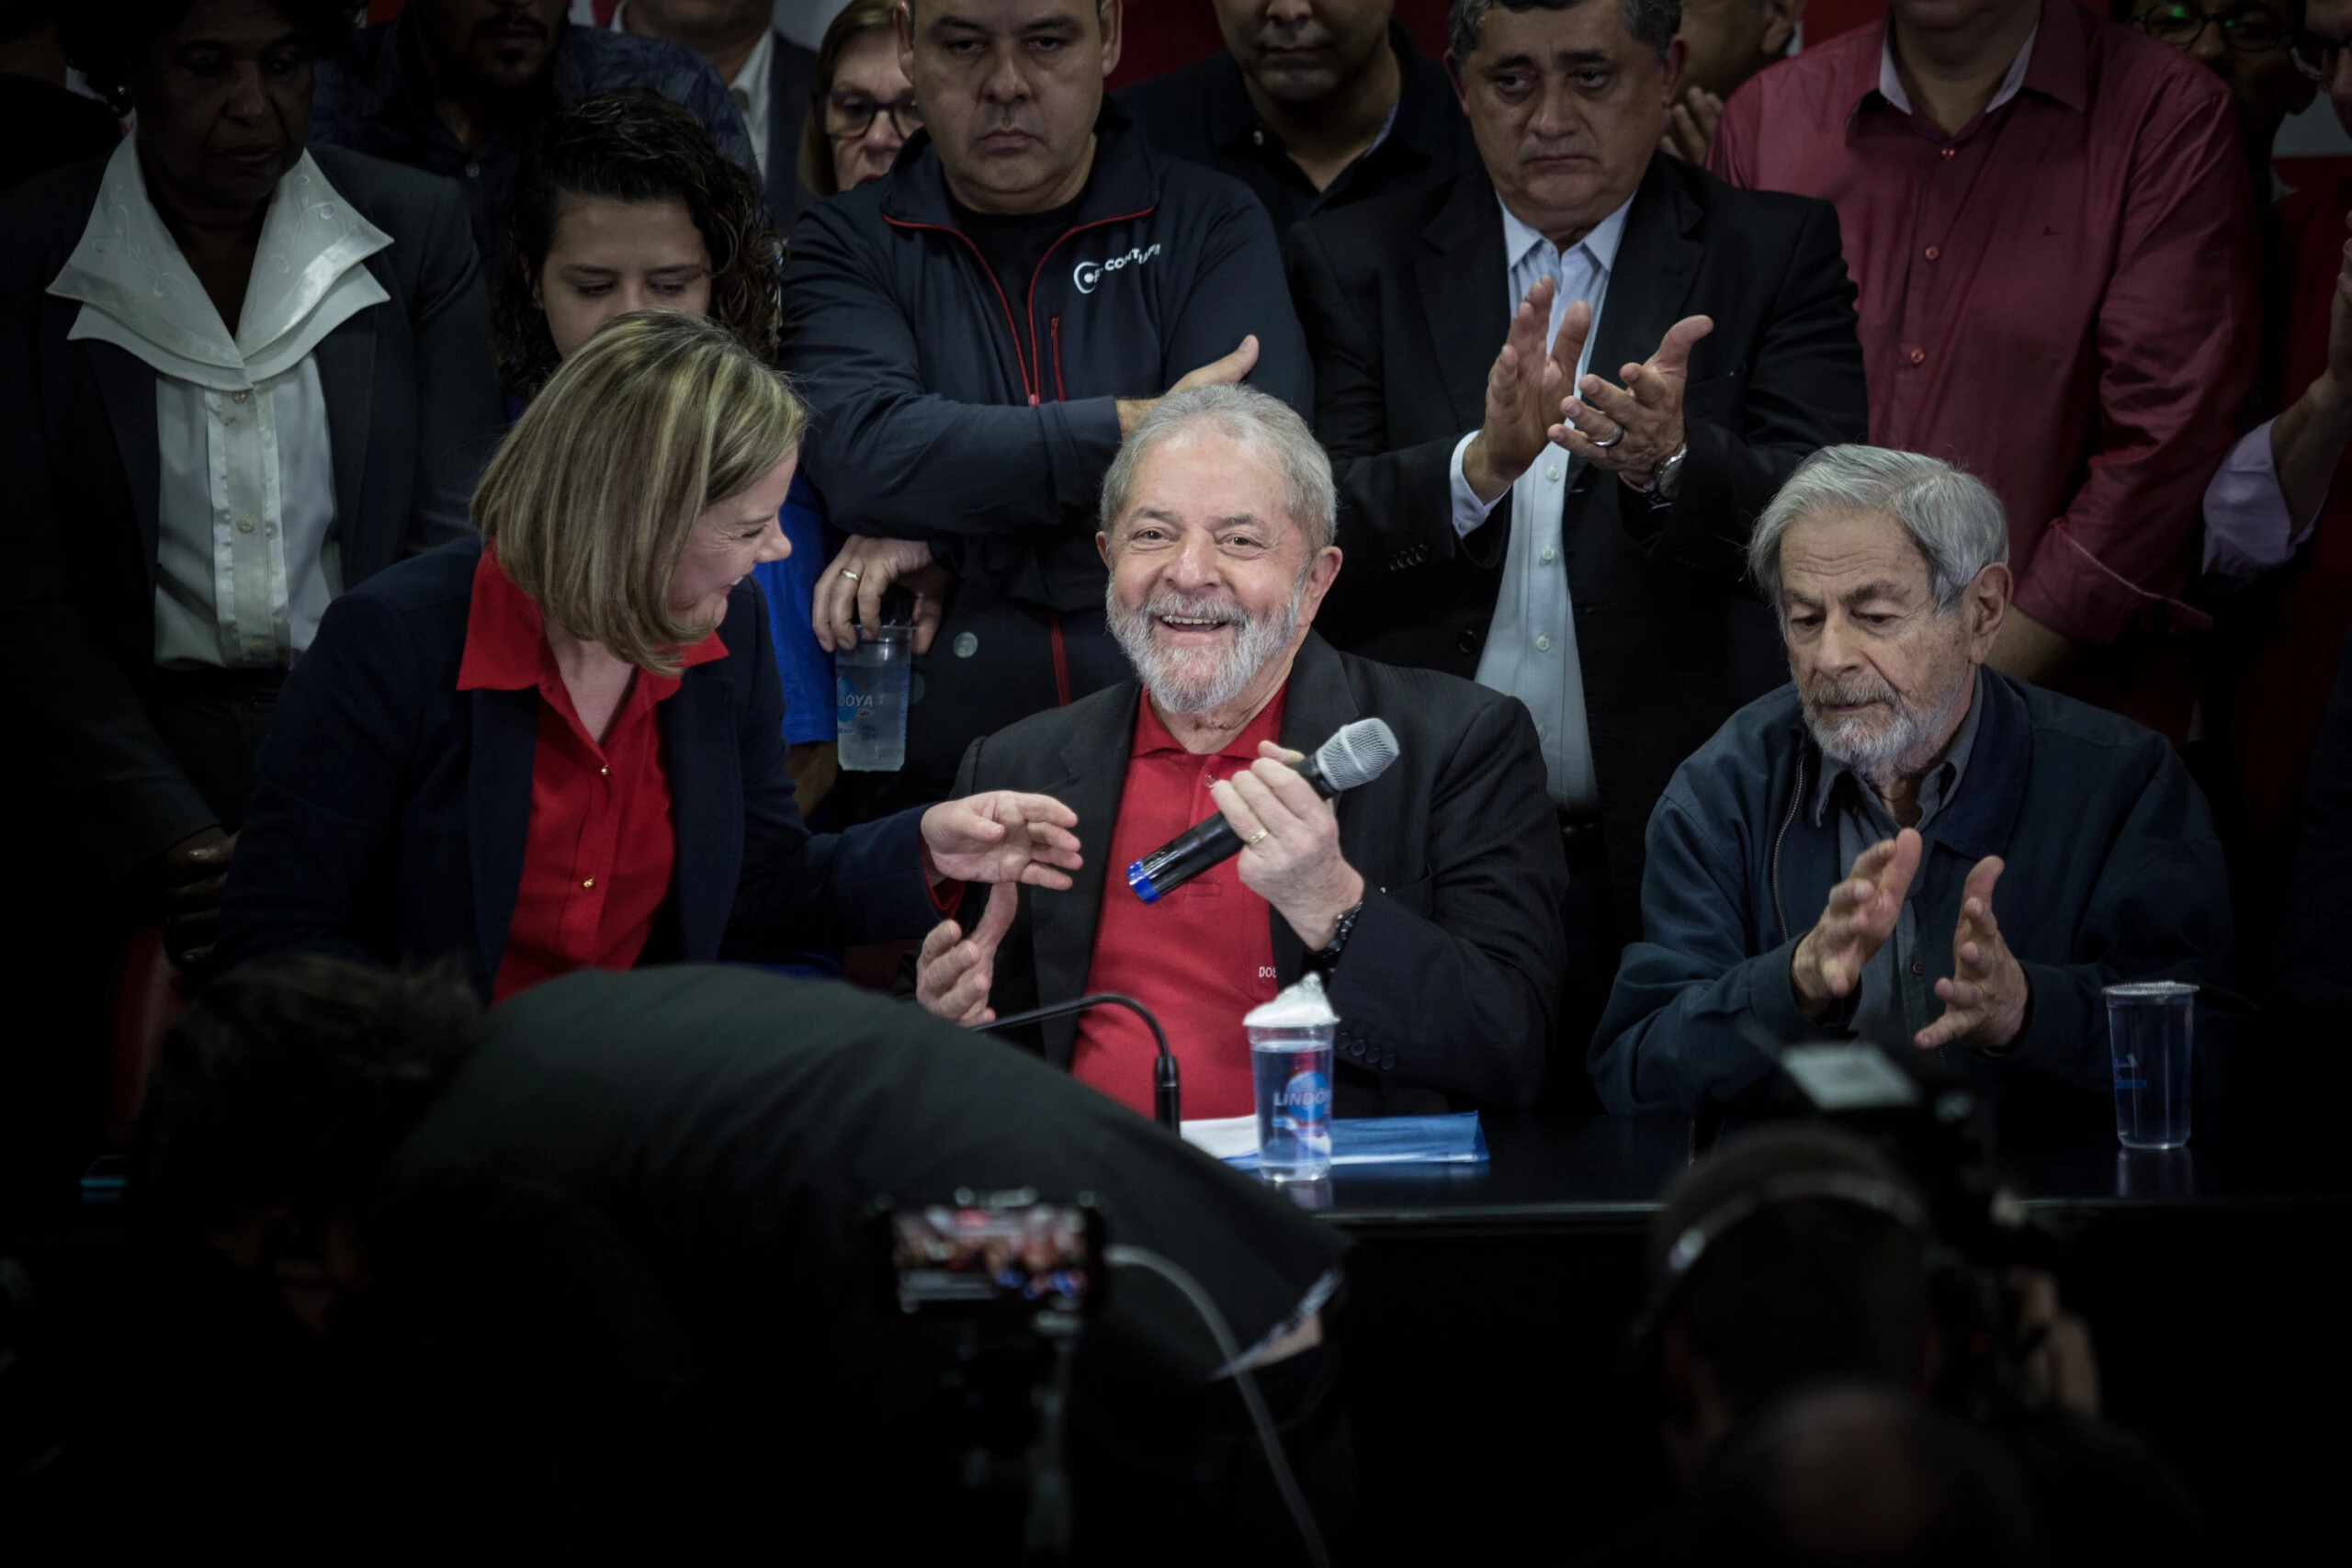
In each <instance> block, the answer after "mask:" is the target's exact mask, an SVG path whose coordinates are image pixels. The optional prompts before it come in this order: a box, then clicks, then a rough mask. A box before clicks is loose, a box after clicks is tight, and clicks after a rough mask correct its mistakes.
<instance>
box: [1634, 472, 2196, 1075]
mask: <svg viewBox="0 0 2352 1568" xmlns="http://www.w3.org/2000/svg"><path fill="white" fill-rule="evenodd" d="M2007 558H2008V529H2007V522H2006V520H2005V519H2004V517H2003V515H2002V511H2001V504H2000V502H1999V501H1998V500H1996V498H1995V497H1994V495H1993V492H1992V491H1990V490H1989V489H1987V488H1986V487H1985V484H1984V483H1983V482H1982V481H1981V480H1978V479H1974V478H1973V477H1971V476H1970V475H1967V474H1965V473H1962V472H1961V471H1960V470H1959V469H1957V468H1953V467H1952V466H1951V465H1950V464H1948V463H1945V462H1942V461H1939V459H1937V458H1933V457H1921V456H1918V455H1917V454H1914V453H1909V452H1890V451H1885V450H1883V449H1881V448H1878V447H1873V446H1832V447H1828V448H1826V449H1824V450H1823V451H1821V452H1819V453H1816V454H1815V456H1814V457H1810V458H1808V459H1807V460H1806V461H1805V462H1804V464H1803V465H1801V466H1800V467H1799V468H1797V470H1796V471H1795V473H1794V474H1792V476H1791V477H1790V479H1789V480H1788V482H1787V484H1786V485H1784V486H1783V487H1782V488H1781V491H1780V493H1779V494H1778V495H1777V496H1775V497H1774V498H1773V501H1772V503H1771V505H1770V507H1769V508H1767V509H1766V511H1765V513H1764V514H1763V515H1762V517H1760V518H1759V519H1758V522H1757V525H1756V532H1755V535H1754V536H1753V538H1752V540H1751V541H1750V544H1749V549H1748V567H1749V570H1750V571H1751V573H1752V574H1753V575H1754V577H1755V579H1756V581H1757V582H1758V584H1760V585H1761V586H1762V588H1763V590H1764V592H1765V597H1766V599H1767V601H1768V602H1769V603H1770V604H1771V605H1772V606H1773V608H1774V609H1775V610H1776V611H1777V612H1778V614H1779V615H1780V619H1781V637H1782V639H1783V641H1784V642H1785V644H1786V646H1787V649H1788V655H1789V671H1790V673H1791V675H1792V677H1793V678H1794V679H1793V681H1792V683H1791V684H1789V685H1787V686H1783V687H1782V688H1781V689H1780V690H1779V691H1777V692H1775V693H1773V694H1770V695H1769V696H1765V697H1762V698H1759V699H1758V700H1757V701H1756V702H1754V703H1751V704H1749V705H1747V707H1745V708H1743V709H1741V710H1740V711H1739V712H1738V713H1736V714H1735V715H1734V716H1732V718H1731V719H1730V721H1729V722H1728V723H1726V724H1725V725H1724V728H1722V729H1721V730H1719V731H1717V732H1716V734H1715V736H1714V738H1713V739H1711V740H1709V741H1708V742H1707V744H1706V745H1705V746H1703V747H1702V748H1701V749H1700V750H1699V751H1698V752H1697V753H1696V754H1695V755H1693V756H1692V757H1691V759H1690V761H1686V762H1685V763H1683V765H1682V767H1681V768H1680V769H1679V771H1678V772H1677V773H1676V774H1675V776H1674V780H1673V783H1672V784H1670V785H1668V789H1667V792H1666V794H1665V795H1664V797H1663V798H1661V799H1660V800H1659V802H1658V804H1657V808H1656V810H1655V811H1653V813H1652V814H1651V817H1650V824H1649V835H1648V843H1647V861H1646V867H1645V873H1644V876H1643V883H1642V928H1643V929H1642V941H1640V942H1637V943H1635V944H1634V945H1633V946H1632V947H1629V948H1628V949H1627V950H1626V952H1625V956H1624V962H1623V966H1622V967H1621V968H1620V969H1619V971H1618V975H1617V981H1616V985H1615V987H1614V988H1613V989H1612V991H1611V996H1610V999H1609V1008H1608V1010H1607V1012H1606V1014H1605V1015H1604V1016H1603V1018H1602V1019H1601V1021H1600V1029H1599V1031H1598V1032H1596V1033H1595V1035H1594V1038H1593V1044H1592V1054H1591V1057H1590V1066H1591V1071H1592V1077H1593V1082H1594V1086H1595V1088H1596V1089H1598V1090H1599V1091H1600V1099H1601V1101H1602V1103H1604V1104H1605V1105H1607V1106H1608V1107H1609V1108H1610V1109H1611V1111H1656V1110H1666V1109H1673V1110H1679V1111H1686V1112H1697V1111H1702V1109H1705V1108H1706V1107H1708V1106H1710V1105H1711V1104H1713V1105H1724V1104H1732V1105H1736V1104H1737V1103H1738V1097H1739V1096H1740V1095H1741V1094H1742V1093H1743V1091H1747V1090H1749V1089H1752V1088H1753V1087H1754V1086H1756V1085H1758V1083H1759V1082H1760V1081H1761V1080H1763V1079H1764V1078H1766V1077H1767V1076H1768V1075H1769V1074H1770V1070H1771V1065H1772V1053H1773V1052H1775V1051H1777V1049H1778V1048H1779V1047H1780V1046H1781V1045H1786V1044H1792V1043H1800V1042H1804V1041H1807V1040H1819V1039H1828V1038H1835V1037H1838V1036H1850V1037H1860V1038H1866V1039H1870V1040H1874V1041H1878V1042H1880V1043H1884V1044H1887V1045H1890V1046H1896V1047H1899V1048H1903V1049H1916V1050H1919V1051H1940V1052H1944V1053H1946V1055H1947V1057H1948V1059H1949V1060H1951V1061H1952V1062H1953V1063H1955V1064H1956V1065H1959V1066H1962V1067H1963V1068H1965V1069H1966V1070H1968V1071H1969V1072H1970V1073H1972V1074H1980V1075H1983V1076H1984V1077H1985V1078H1987V1079H1988V1080H2000V1079H2006V1078H2013V1077H2040V1078H2045V1079H2055V1080H2060V1081H2064V1082H2069V1083H2073V1084H2075V1085H2079V1086H2080V1087H2082V1088H2084V1089H2098V1090H2101V1091H2104V1090H2105V1089H2107V1088H2108V1087H2109V1074H2110V1069H2109V1060H2108V1050H2107V1012H2106V1008H2105V1005H2104V1002H2103V999H2102V998H2101V996H2100V987H2103V986H2107V985H2111V984H2113V983H2115V982H2117V981H2121V980H2143V979H2177V980H2187V981H2190V982H2192V983H2197V984H2200V985H2203V984H2206V983H2207V982H2209V981H2211V980H2213V979H2217V978H2218V977H2220V976H2221V975H2222V972H2223V966H2224V964H2226V962H2227V960H2228V957H2229V949H2230V941H2231V924H2230V909H2229V891H2228V884H2227V879H2226V876H2225V874H2224V872H2223V867H2222V850H2221V844H2220V841H2219V840H2218V839H2217V838H2216V837H2215V834H2214V831H2213V824H2212V820H2211V815H2210V814H2209V812H2208V811H2207V809H2206V805H2205V799H2204V796H2203V795H2200V794H2199V793H2198V789H2197V786H2196V785H2195V784H2193V783H2192V782H2190V779H2189V776H2188V770H2187V769H2186V768H2185V767H2183V766H2182V764H2181V761H2180V758H2179V757H2178V755H2177V754H2176V753H2175V752H2174V750H2173V749H2172V747H2171V746H2170V745H2169V744H2167V743H2166V742H2165V740H2164V739H2163V738H2162V737H2160V736H2158V735H2155V734H2154V733H2152V732H2151V731H2148V730H2145V729H2143V728H2139V727H2138V726H2137V725H2134V724H2132V723H2131V722H2130V721H2128V720H2125V719H2122V718H2119V717H2117V716H2114V715H2112V714H2109V713H2107V712H2105V711H2103V710H2101V709H2098V708H2093V707H2090V706H2088V705H2085V704H2083V703H2079V702H2075V701H2074V700H2072V699H2071V698H2067V697H2063V696H2059V695H2057V694H2054V693H2052V692H2047V691H2044V690H2042V689H2041V688H2040V687H2037V686H2030V685H2027V684H2025V683H2024V682H2019V681H2016V680H2012V679H2011V678H2010V677H2008V676H2007V675H2003V674H2001V673H2000V672H1998V671H1995V670H1992V669H1990V668H1987V667H1986V666H1985V657H1986V655H1987V654H1988V653H1989V652H1990V651H1991V650H1992V648H1993V644H1994V638H1995V637H1996V635H1997V634H1998V633H1999V631H2000V629H2001V623H2002V620H2003V617H2004V616H2005V615H2007V613H2008V609H2009V604H2010V594H2011V591H2012V587H2013V582H2012V579H2011V575H2010V571H2009V568H2008V566H2007ZM1808 919H1810V921H1811V923H1810V925H1809V926H1808V925H1807V924H1806V923H1805V922H1806V921H1807V920H1808ZM2232 1003H2233V998H2229V997H2228V996H2227V995H2226V994H2225V993H2220V992H2217V991H2213V990H2211V989H2209V990H2208V991H2207V992H2206V994H2205V996H2204V997H2202V998H2200V1007H2208V1006H2209V1005H2211V1004H2218V1005H2219V1006H2221V1007H2222V1008H2227V1007H2229V1006H2230V1005H2231V1004H2232ZM2206 1021H2207V1018H2206V1016H2200V1017H2199V1039H2198V1043H2199V1047H2200V1051H2201V1049H2202V1048H2203V1047H2204V1046H2205V1045H2206V1044H2207V1043H2208V1040H2207V1032H2206V1031H2205V1029H2204V1027H2203V1026H2204V1024H2205V1023H2206ZM2201 1068H2202V1065H2201V1064H2200V1071H2201Z"/></svg>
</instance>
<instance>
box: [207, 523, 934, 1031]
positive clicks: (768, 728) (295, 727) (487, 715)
mask: <svg viewBox="0 0 2352 1568" xmlns="http://www.w3.org/2000/svg"><path fill="white" fill-rule="evenodd" d="M480 560H481V539H480V538H479V537H476V536H468V537H466V538H462V539H459V540H457V541H456V542H454V543H452V544H449V545H446V546H444V547H441V548H439V549H437V550H434V551H432V552H430V553H428V554H426V555H424V556H420V557H418V558H416V559H414V560H412V561H404V562H402V563H401V565H399V566H397V567H394V568H392V569H391V570H388V571H385V572H383V573H382V574H380V575H379V576H378V577H377V578H376V579H374V580H373V581H370V582H368V584H366V585H365V586H364V587H361V588H357V589H355V590H353V591H352V592H348V593H345V595H344V596H343V597H342V598H340V599H338V600H336V601H335V602H334V604H332V605H330V606H328V609H327V614H326V617H325V619H324V620H322V622H321V623H320V625H319V636H318V640H317V641H315V642H313V643H312V644H311V651H310V652H309V653H308V654H307V655H305V656H304V657H303V660H302V661H301V662H300V664H298V665H296V666H295V668H294V672H293V674H292V675H291V676H290V677H288V680H287V682H286V689H285V692H284V694H282V695H281V696H280V698H279V700H278V713H277V727H276V728H274V729H273V730H272V731H271V733H270V738H269V739H268V740H267V741H266V742H265V743H264V744H263V746H262V751H261V763H260V773H261V785H260V787H259V788H258V789H257V790H256V791H255V792H254V801H253V805H252V807H251V808H250V809H249V810H248V812H247V814H246V817H245V826H244V830H243V834H242V835H241V836H240V837H239V839H238V840H237V856H236V861H235V863H234V865H233V866H232V868H231V871H230V874H229V893H228V897H227V899H226V901H225V902H224V904H223V906H222V908H221V913H220V942H219V943H218V947H217V952H218V953H219V956H220V960H221V963H222V964H223V965H224V966H226V965H229V964H237V963H241V962H243V960H245V959H248V958H253V957H255V956H257V955H259V954H261V953H276V952H279V951H283V950H287V949H300V950H305V951H310V952H318V953H335V954H338V955H340V956H343V957H347V958H356V959H360V960H362V961H373V962H376V963H380V964H428V963H431V962H433V961H435V960H436V959H439V958H444V957H447V956H450V955H453V954H454V955H456V956H458V958H460V959H461V960H462V961H463V962H464V964H465V966H466V970H467V973H468V974H469V976H471V977H472V979H473V982H474V985H475V987H477V988H478V989H480V990H481V992H482V993H483V994H484V995H485V996H487V995H488V994H489V991H490V987H491V983H492V980H493V979H494V978H495V977H496V976H497V974H498V962H499V958H500V955H501V954H502V953H504V951H505V947H506V928H507V924H508V922H509V921H511V920H512V919H514V915H515V890H516V887H517V886H518V885H519V883H520V881H521V878H522V874H523V854H524V848H525V841H526V835H527V833H528V831H529V829H530V820H531V770H532V762H533V759H534V756H535V754H536V749H537V734H538V714H539V702H540V698H539V694H538V693H537V691H521V692H503V691H466V692H461V691H459V690H458V666H459V664H460V663H461V662H462V660H464V657H465V650H466V621H467V615H468V612H469V609H470V607H471V604H472V596H473V580H474V569H475V566H476V565H477V563H479V561H480ZM718 635H719V637H720V639H721V640H722V641H724V642H725V643H726V644H727V657H726V658H725V659H720V660H711V661H710V662H709V663H707V664H697V665H695V666H694V667H693V668H691V669H689V670H687V671H685V674H684V679H683V681H682V682H680V684H679V687H678V690H677V691H676V692H675V693H674V694H672V695H671V696H670V697H669V698H668V699H667V700H666V701H664V702H663V703H662V705H661V707H660V709H659V712H660V714H661V723H662V761H663V763H664V765H665V766H666V767H667V768H668V770H669V775H670V799H671V810H672V816H673V819H674V820H675V822H676V824H677V833H678V859H677V873H676V877H677V880H676V882H675V884H674V885H673V890H672V893H671V897H670V902H669V904H668V905H667V906H666V907H665V908H664V910H663V914H662V919H659V920H657V922H656V927H655V935H654V939H653V941H652V942H650V944H649V946H648V948H647V950H646V954H645V957H644V959H643V962H647V963H652V962H658V961H660V960H662V959H665V958H677V959H684V960H686V961H689V962H695V961H705V960H709V959H715V958H730V959H766V958H775V957H778V956H781V955H782V954H784V953H788V952H792V951H795V950H797V949H803V948H812V947H831V946H835V945H838V944H841V943H844V942H887V941H891V940H894V939H897V938H900V937H914V936H921V935H922V933H923V932H924V931H928V930H929V929H930V928H931V926H932V925H933V924H934V923H935V922H936V921H937V920H938V919H939V915H938V911H937V910H936V908H933V904H932V899H931V895H930V893H929V891H928V890H927V888H926V887H925V885H924V881H923V874H922V855H921V851H920V849H919V847H918V844H917V841H916V840H917V829H918V824H919V818H918V817H917V815H916V814H915V813H912V812H906V813H901V814H900V815H899V816H897V817H893V818H887V819H886V820H884V821H880V822H876V823H873V824H871V825H869V826H866V827H864V828H859V829H853V830H852V831H850V832H847V833H842V834H838V835H824V836H812V835H811V834H810V833H809V829H807V827H805V826H804V825H803V824H802V822H801V820H800V813H799V811H798V809H797V807H795V806H794V805H793V800H792V781H791V779H790V777H789V776H787V775H786V773H785V766H784V755H785V746H784V687H783V683H782V682H781V680H780V679H779V678H778V676H777V675H776V671H775V645H774V644H773V643H772V642H770V641H769V638H768V617H767V606H766V604H765V603H764V602H763V600H762V598H761V596H760V591H759V587H758V585H757V584H756V583H751V582H745V583H742V584H740V585H738V586H737V588H736V589H735V591H734V592H732V593H731V594H729V596H728V602H727V618H726V620H725V621H724V622H722V623H721V624H720V626H719V628H718Z"/></svg>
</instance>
